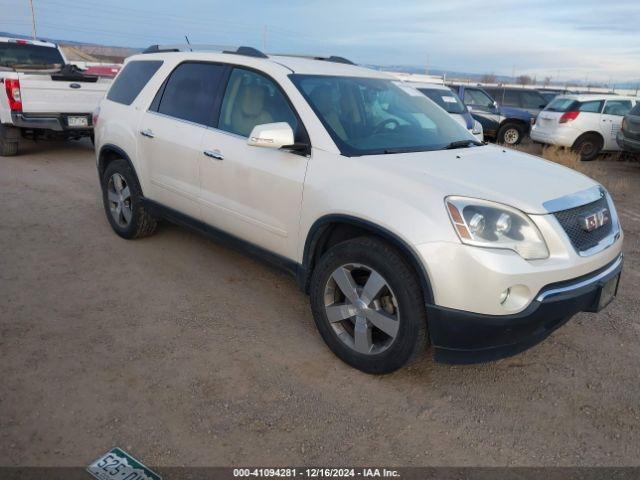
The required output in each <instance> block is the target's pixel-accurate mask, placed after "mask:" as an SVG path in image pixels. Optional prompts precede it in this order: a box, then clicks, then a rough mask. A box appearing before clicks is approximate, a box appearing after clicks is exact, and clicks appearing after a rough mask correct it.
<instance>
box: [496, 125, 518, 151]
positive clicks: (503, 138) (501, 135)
mask: <svg viewBox="0 0 640 480" xmlns="http://www.w3.org/2000/svg"><path fill="white" fill-rule="evenodd" d="M523 137H524V131H523V129H522V127H521V126H520V125H518V124H517V123H505V124H504V125H502V126H501V127H500V129H499V130H498V137H497V141H498V143H503V144H505V145H509V146H512V145H518V144H519V143H520V142H522V138H523Z"/></svg>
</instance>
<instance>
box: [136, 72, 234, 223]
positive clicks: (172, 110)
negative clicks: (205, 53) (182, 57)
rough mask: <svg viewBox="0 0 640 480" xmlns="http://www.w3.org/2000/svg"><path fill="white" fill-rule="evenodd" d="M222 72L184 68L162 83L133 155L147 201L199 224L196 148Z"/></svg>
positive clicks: (207, 122) (143, 120)
mask: <svg viewBox="0 0 640 480" xmlns="http://www.w3.org/2000/svg"><path fill="white" fill-rule="evenodd" d="M226 70H227V68H226V67H225V66H223V65H221V64H214V63H202V62H184V63H181V64H179V65H178V66H177V67H176V68H175V69H174V70H173V72H171V74H170V75H169V77H168V78H167V80H166V81H165V82H164V84H163V85H162V87H161V88H160V90H159V91H158V93H157V94H156V98H155V99H154V101H153V103H152V104H151V107H150V108H149V110H148V111H146V112H145V113H143V115H142V117H141V120H140V124H139V132H138V155H139V156H142V157H143V158H144V159H145V164H146V165H147V169H148V172H147V176H148V178H149V186H148V187H147V192H145V193H146V195H147V196H148V197H149V198H151V199H152V200H155V201H157V202H159V203H161V204H163V205H165V206H167V207H170V208H172V209H174V210H177V211H178V212H180V213H183V214H186V215H188V216H190V217H192V218H195V219H200V203H199V200H198V197H199V195H200V173H199V165H198V162H199V160H200V155H201V151H200V144H201V142H202V136H203V134H204V132H205V131H206V130H207V128H208V127H209V126H210V125H211V124H212V121H213V119H214V117H215V107H216V101H217V99H218V95H219V94H220V87H221V85H223V81H224V75H225V73H226Z"/></svg>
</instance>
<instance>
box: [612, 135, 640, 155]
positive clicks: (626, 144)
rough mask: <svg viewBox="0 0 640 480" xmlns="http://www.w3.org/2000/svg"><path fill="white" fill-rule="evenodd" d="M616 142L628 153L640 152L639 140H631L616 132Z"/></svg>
mask: <svg viewBox="0 0 640 480" xmlns="http://www.w3.org/2000/svg"><path fill="white" fill-rule="evenodd" d="M616 142H617V143H618V146H619V147H620V148H621V149H622V150H627V151H629V152H640V140H633V139H631V138H627V137H625V136H624V134H623V133H622V131H620V132H618V135H617V136H616Z"/></svg>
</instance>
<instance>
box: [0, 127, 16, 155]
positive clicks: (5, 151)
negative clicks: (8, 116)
mask: <svg viewBox="0 0 640 480" xmlns="http://www.w3.org/2000/svg"><path fill="white" fill-rule="evenodd" d="M18 133H19V131H18V129H17V128H15V127H10V126H9V127H8V126H5V125H0V156H2V157H13V156H15V155H17V154H18V136H19V135H18Z"/></svg>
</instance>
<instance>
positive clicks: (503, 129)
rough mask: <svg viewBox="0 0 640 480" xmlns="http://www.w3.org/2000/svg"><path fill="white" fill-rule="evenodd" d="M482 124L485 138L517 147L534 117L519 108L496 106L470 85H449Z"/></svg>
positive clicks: (492, 100) (493, 101)
mask: <svg viewBox="0 0 640 480" xmlns="http://www.w3.org/2000/svg"><path fill="white" fill-rule="evenodd" d="M449 87H450V88H451V89H452V90H453V91H454V92H456V93H457V94H458V96H459V97H460V98H461V99H462V101H463V102H464V103H465V105H466V106H467V107H468V108H469V110H470V111H471V115H473V118H475V119H476V120H478V121H479V122H480V123H481V124H482V128H483V129H484V136H485V138H488V139H492V140H494V141H496V142H498V143H504V144H506V145H517V144H519V143H520V142H521V141H522V139H523V138H524V137H525V136H526V135H527V134H528V133H529V130H530V129H531V125H532V124H533V123H534V121H535V117H534V116H533V115H532V114H531V113H529V112H527V111H526V110H521V109H519V108H512V107H503V106H500V105H498V102H496V101H495V100H494V99H493V97H492V96H491V95H489V94H488V93H487V92H486V91H485V90H484V89H483V88H481V87H477V86H472V85H449Z"/></svg>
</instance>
